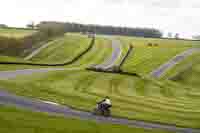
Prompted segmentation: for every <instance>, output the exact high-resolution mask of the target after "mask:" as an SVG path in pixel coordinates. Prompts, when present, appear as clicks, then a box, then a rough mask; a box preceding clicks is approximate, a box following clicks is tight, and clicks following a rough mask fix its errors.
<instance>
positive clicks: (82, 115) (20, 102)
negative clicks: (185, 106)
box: [0, 40, 200, 133]
mask: <svg viewBox="0 0 200 133" xmlns="http://www.w3.org/2000/svg"><path fill="white" fill-rule="evenodd" d="M112 42H113V45H112V46H113V53H112V57H111V58H110V59H108V60H107V61H106V62H104V63H103V64H101V65H98V66H100V67H103V68H107V67H111V66H113V65H114V62H115V61H116V60H117V58H118V57H119V56H120V53H121V50H120V47H119V44H120V42H118V41H117V40H113V41H112ZM72 69H73V70H75V69H76V70H77V69H80V68H72ZM72 69H71V70H72ZM59 70H69V69H66V68H41V69H26V70H16V71H6V72H0V78H1V79H8V78H15V77H16V76H18V75H31V74H32V73H43V72H48V71H59ZM0 104H3V105H14V106H16V107H20V108H25V109H30V110H32V111H39V112H47V113H49V114H50V115H64V116H65V117H75V118H78V119H82V120H93V121H96V122H100V123H102V122H104V123H113V124H123V125H128V126H133V127H140V128H145V129H162V130H168V131H173V132H177V133H200V129H192V128H181V127H177V126H175V125H166V124H159V123H153V122H145V121H139V120H128V119H122V118H113V117H109V118H105V117H100V116H94V115H92V114H91V113H89V112H84V111H77V110H73V109H71V108H69V107H67V106H62V105H59V104H57V103H53V102H50V101H41V100H36V99H30V98H25V97H21V96H16V95H13V94H9V93H7V92H4V91H0Z"/></svg>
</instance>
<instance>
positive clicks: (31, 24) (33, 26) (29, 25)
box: [26, 22, 35, 29]
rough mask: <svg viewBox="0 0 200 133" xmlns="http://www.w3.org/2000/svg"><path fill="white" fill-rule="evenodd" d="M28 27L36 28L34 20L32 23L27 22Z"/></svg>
mask: <svg viewBox="0 0 200 133" xmlns="http://www.w3.org/2000/svg"><path fill="white" fill-rule="evenodd" d="M26 27H27V28H30V29H34V28H35V24H34V22H31V23H30V24H27V25H26Z"/></svg>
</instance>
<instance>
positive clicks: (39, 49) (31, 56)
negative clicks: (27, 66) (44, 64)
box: [24, 39, 58, 60]
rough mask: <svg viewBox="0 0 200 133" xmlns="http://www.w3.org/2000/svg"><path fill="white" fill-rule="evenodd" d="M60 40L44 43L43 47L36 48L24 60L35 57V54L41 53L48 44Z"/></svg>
mask: <svg viewBox="0 0 200 133" xmlns="http://www.w3.org/2000/svg"><path fill="white" fill-rule="evenodd" d="M56 41H58V39H57V40H54V41H52V42H49V43H46V44H44V45H42V46H41V47H39V48H38V49H36V50H34V51H33V52H32V53H31V54H29V55H28V56H27V57H25V58H24V60H30V59H31V58H33V57H34V56H36V55H37V54H38V53H40V51H42V50H43V49H45V48H47V47H48V46H50V45H51V44H53V43H54V42H56Z"/></svg>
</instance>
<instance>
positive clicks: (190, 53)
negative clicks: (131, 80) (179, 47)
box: [150, 48, 200, 78]
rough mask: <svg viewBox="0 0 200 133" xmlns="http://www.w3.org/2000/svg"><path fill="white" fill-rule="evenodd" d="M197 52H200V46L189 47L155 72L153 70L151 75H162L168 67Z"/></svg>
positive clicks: (157, 76)
mask: <svg viewBox="0 0 200 133" xmlns="http://www.w3.org/2000/svg"><path fill="white" fill-rule="evenodd" d="M195 52H200V48H191V49H188V50H186V51H184V52H182V53H180V54H178V55H176V56H175V57H173V58H172V59H170V60H169V61H168V62H166V63H165V64H163V65H161V66H160V67H159V68H157V69H156V70H154V71H153V72H151V73H150V75H151V76H152V77H155V78H159V77H161V76H162V75H163V74H164V73H165V72H166V71H167V70H168V69H170V68H172V67H173V66H175V65H176V64H177V63H179V62H181V61H183V60H184V59H185V58H186V57H188V56H190V55H192V54H193V53H195Z"/></svg>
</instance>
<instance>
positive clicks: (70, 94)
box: [0, 70, 200, 128]
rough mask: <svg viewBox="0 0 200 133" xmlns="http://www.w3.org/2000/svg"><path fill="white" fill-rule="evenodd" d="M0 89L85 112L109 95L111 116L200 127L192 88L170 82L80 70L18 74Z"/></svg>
mask: <svg viewBox="0 0 200 133" xmlns="http://www.w3.org/2000/svg"><path fill="white" fill-rule="evenodd" d="M0 88H7V89H6V90H7V91H10V92H14V93H16V94H18V95H24V96H28V97H35V98H39V99H42V100H48V101H53V102H57V103H60V104H66V105H69V106H71V107H73V108H77V109H81V110H87V111H90V110H92V108H93V107H94V106H95V104H96V102H97V101H99V100H101V99H102V98H103V97H104V96H106V95H109V96H110V97H111V99H112V102H113V108H112V113H113V115H114V116H119V117H126V118H130V119H140V120H146V121H153V122H162V123H167V124H177V125H180V126H186V127H195V128H200V117H199V113H200V112H199V109H200V108H199V98H198V97H193V96H192V95H190V94H192V93H193V92H194V90H191V89H190V88H187V87H183V86H181V87H180V85H178V84H175V83H171V82H159V81H155V80H151V79H148V78H144V79H142V78H138V77H134V76H127V75H117V74H105V73H96V72H90V71H84V70H81V71H60V72H50V73H48V74H37V75H31V76H25V77H21V78H19V77H18V78H17V79H13V80H5V81H0ZM196 91H197V90H196Z"/></svg>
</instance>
